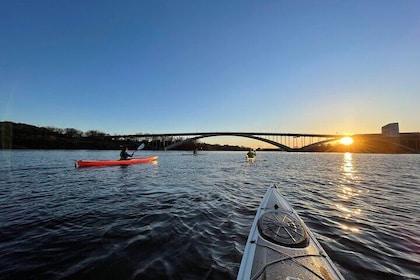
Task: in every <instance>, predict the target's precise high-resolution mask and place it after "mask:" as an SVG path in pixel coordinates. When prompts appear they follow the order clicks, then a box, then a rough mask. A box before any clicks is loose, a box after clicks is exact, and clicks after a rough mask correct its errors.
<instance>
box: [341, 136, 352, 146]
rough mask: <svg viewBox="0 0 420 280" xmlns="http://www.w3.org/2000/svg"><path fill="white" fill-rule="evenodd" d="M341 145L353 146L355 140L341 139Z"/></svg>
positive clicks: (349, 138)
mask: <svg viewBox="0 0 420 280" xmlns="http://www.w3.org/2000/svg"><path fill="white" fill-rule="evenodd" d="M340 143H341V144H343V145H351V144H353V138H351V137H348V136H346V137H343V138H341V139H340Z"/></svg>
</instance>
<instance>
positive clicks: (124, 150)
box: [120, 146, 134, 160]
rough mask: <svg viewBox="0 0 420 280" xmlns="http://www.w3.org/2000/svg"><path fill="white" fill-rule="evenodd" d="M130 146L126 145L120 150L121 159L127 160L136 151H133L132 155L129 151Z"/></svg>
mask: <svg viewBox="0 0 420 280" xmlns="http://www.w3.org/2000/svg"><path fill="white" fill-rule="evenodd" d="M127 151H128V148H127V147H126V146H124V147H123V148H122V150H121V152H120V160H126V159H128V158H129V157H132V156H133V154H134V153H132V154H131V155H130V154H129V153H128V152H127Z"/></svg>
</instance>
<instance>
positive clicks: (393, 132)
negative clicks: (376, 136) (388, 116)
mask: <svg viewBox="0 0 420 280" xmlns="http://www.w3.org/2000/svg"><path fill="white" fill-rule="evenodd" d="M382 136H387V137H399V136H400V128H399V126H398V123H389V124H387V125H385V126H383V127H382Z"/></svg>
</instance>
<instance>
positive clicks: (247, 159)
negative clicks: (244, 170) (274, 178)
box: [245, 155, 255, 162]
mask: <svg viewBox="0 0 420 280" xmlns="http://www.w3.org/2000/svg"><path fill="white" fill-rule="evenodd" d="M245 159H246V161H248V162H254V161H255V157H249V156H248V155H246V156H245Z"/></svg>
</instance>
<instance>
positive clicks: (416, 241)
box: [0, 150, 420, 279]
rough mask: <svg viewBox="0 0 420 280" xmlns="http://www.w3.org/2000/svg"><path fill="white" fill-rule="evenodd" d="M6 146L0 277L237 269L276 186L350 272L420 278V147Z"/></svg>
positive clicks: (206, 275)
mask: <svg viewBox="0 0 420 280" xmlns="http://www.w3.org/2000/svg"><path fill="white" fill-rule="evenodd" d="M118 153H119V151H38V150H29V151H27V150H25V151H0V278H1V279H235V278H236V274H237V272H238V269H239V264H240V261H241V258H242V253H243V251H244V248H245V242H246V239H247V236H248V233H249V230H250V227H251V224H252V221H253V219H254V215H255V213H256V210H257V207H258V206H259V204H260V202H261V198H262V196H263V195H264V193H265V191H266V190H267V188H268V187H269V186H270V185H272V184H278V185H279V186H280V187H281V192H282V193H283V195H284V196H285V197H286V198H287V199H288V200H289V202H290V203H291V204H292V205H293V207H294V208H295V210H296V211H297V212H298V213H299V215H300V216H301V217H302V219H303V220H304V221H305V223H306V224H307V225H308V227H309V228H310V229H311V230H312V231H313V232H314V233H315V235H316V237H317V238H318V240H319V241H320V243H321V244H322V246H323V247H324V249H325V250H326V252H327V253H328V254H329V256H330V257H331V259H332V260H333V262H334V263H335V264H336V265H337V267H338V268H339V270H340V271H341V273H342V274H343V276H344V277H345V278H346V279H420V236H419V232H420V207H419V206H420V203H419V201H420V155H377V154H339V153H337V154H326V153H284V152H277V153H276V152H259V153H258V155H257V160H256V161H255V162H254V163H247V162H246V161H245V153H241V152H207V153H205V152H203V154H201V155H199V156H192V155H189V154H185V152H170V151H166V152H163V151H160V152H154V151H138V152H137V154H136V156H138V157H144V156H150V155H157V156H159V160H158V162H157V163H155V164H151V163H147V164H139V165H133V166H128V167H101V168H79V169H77V168H75V167H74V160H76V159H110V158H116V157H118Z"/></svg>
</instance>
